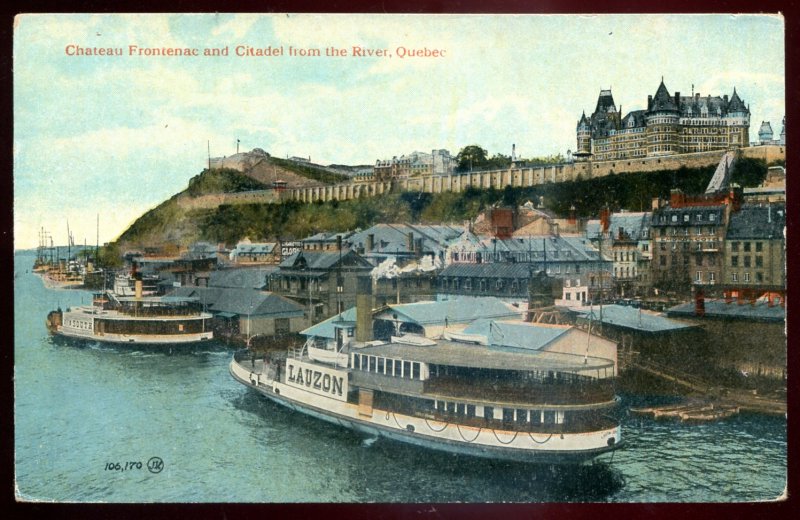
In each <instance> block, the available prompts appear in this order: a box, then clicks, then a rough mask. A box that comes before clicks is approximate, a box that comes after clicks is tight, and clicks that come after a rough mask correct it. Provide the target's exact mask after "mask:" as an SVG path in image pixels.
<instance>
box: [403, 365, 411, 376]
mask: <svg viewBox="0 0 800 520" xmlns="http://www.w3.org/2000/svg"><path fill="white" fill-rule="evenodd" d="M403 377H409V378H410V377H411V361H403Z"/></svg>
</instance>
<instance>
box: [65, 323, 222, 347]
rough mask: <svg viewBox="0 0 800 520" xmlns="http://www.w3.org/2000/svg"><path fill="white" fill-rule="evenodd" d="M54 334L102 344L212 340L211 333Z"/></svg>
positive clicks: (180, 342) (179, 343) (74, 332)
mask: <svg viewBox="0 0 800 520" xmlns="http://www.w3.org/2000/svg"><path fill="white" fill-rule="evenodd" d="M56 334H57V335H59V336H63V337H65V338H71V339H82V340H94V341H99V342H102V343H124V344H139V345H181V344H187V343H199V342H202V341H208V340H211V339H214V333H213V332H201V333H197V334H180V335H178V334H163V335H157V334H94V333H92V331H81V332H78V331H66V330H64V328H63V327H61V328H59V329H58V330H57V331H56Z"/></svg>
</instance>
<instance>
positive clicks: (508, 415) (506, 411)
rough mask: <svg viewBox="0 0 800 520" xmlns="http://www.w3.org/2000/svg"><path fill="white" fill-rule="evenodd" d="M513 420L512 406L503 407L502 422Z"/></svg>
mask: <svg viewBox="0 0 800 520" xmlns="http://www.w3.org/2000/svg"><path fill="white" fill-rule="evenodd" d="M513 421H514V409H513V408H503V422H507V423H510V422H513Z"/></svg>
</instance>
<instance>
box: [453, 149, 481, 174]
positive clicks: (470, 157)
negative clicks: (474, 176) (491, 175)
mask: <svg viewBox="0 0 800 520" xmlns="http://www.w3.org/2000/svg"><path fill="white" fill-rule="evenodd" d="M456 161H458V166H457V167H456V170H458V171H460V172H468V171H470V170H474V169H480V168H483V167H485V166H486V164H487V162H488V152H487V151H486V150H485V149H483V148H481V147H480V146H478V145H477V144H471V145H469V146H465V147H464V148H462V149H461V151H460V152H458V155H456Z"/></svg>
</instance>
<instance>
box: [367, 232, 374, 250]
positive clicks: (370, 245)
mask: <svg viewBox="0 0 800 520" xmlns="http://www.w3.org/2000/svg"><path fill="white" fill-rule="evenodd" d="M374 248H375V234H374V233H370V234H368V235H367V253H370V252H372V250H373V249H374Z"/></svg>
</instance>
